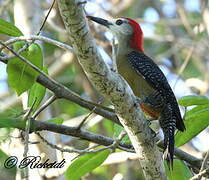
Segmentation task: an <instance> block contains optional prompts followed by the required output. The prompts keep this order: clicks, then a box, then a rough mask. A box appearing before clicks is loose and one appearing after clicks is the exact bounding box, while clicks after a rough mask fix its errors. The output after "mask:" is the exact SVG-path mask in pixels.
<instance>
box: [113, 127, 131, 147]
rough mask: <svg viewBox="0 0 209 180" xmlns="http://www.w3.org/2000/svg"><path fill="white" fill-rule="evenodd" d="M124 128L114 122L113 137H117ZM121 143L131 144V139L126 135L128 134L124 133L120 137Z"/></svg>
mask: <svg viewBox="0 0 209 180" xmlns="http://www.w3.org/2000/svg"><path fill="white" fill-rule="evenodd" d="M123 129H124V128H123V127H122V126H119V125H118V124H114V134H113V137H114V138H117V137H118V136H119V135H120V133H121V131H122V130H123ZM121 142H122V143H126V144H131V141H130V139H129V137H128V135H125V137H124V138H123V139H122V141H121Z"/></svg>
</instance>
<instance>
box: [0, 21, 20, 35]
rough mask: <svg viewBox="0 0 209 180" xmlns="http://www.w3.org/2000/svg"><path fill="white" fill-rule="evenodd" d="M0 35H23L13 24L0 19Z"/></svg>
mask: <svg viewBox="0 0 209 180" xmlns="http://www.w3.org/2000/svg"><path fill="white" fill-rule="evenodd" d="M0 33H2V34H6V35H9V36H22V35H23V33H22V32H21V31H20V30H19V29H18V28H17V27H16V26H14V25H13V24H11V23H9V22H7V21H5V20H3V19H1V18H0Z"/></svg>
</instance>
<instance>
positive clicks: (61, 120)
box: [46, 117, 64, 124]
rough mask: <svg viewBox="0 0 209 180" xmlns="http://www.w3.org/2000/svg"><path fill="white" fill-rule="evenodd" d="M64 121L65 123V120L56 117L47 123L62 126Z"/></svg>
mask: <svg viewBox="0 0 209 180" xmlns="http://www.w3.org/2000/svg"><path fill="white" fill-rule="evenodd" d="M63 121H64V119H63V118H61V117H55V118H51V119H49V120H47V121H46V122H50V123H54V124H62V123H63Z"/></svg>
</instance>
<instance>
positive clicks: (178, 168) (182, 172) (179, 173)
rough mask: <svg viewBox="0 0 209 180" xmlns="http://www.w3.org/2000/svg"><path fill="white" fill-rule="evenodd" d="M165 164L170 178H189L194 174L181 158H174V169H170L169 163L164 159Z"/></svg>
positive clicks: (170, 179) (172, 179)
mask: <svg viewBox="0 0 209 180" xmlns="http://www.w3.org/2000/svg"><path fill="white" fill-rule="evenodd" d="M164 166H165V170H166V175H167V177H168V180H179V179H181V180H188V179H190V178H191V177H192V176H193V175H192V172H191V171H190V170H189V168H188V167H187V166H186V164H185V163H184V162H183V161H181V160H179V159H174V161H173V170H172V169H170V170H169V168H168V166H167V163H166V162H165V161H164Z"/></svg>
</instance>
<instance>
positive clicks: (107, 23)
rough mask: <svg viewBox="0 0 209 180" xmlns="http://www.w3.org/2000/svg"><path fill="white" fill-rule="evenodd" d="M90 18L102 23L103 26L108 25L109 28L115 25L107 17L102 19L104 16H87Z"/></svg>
mask: <svg viewBox="0 0 209 180" xmlns="http://www.w3.org/2000/svg"><path fill="white" fill-rule="evenodd" d="M86 17H87V18H88V19H90V20H92V21H94V22H97V23H98V24H101V25H103V26H106V27H108V28H109V26H110V25H113V24H112V23H111V22H109V21H107V20H105V19H102V18H98V17H94V16H86Z"/></svg>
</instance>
